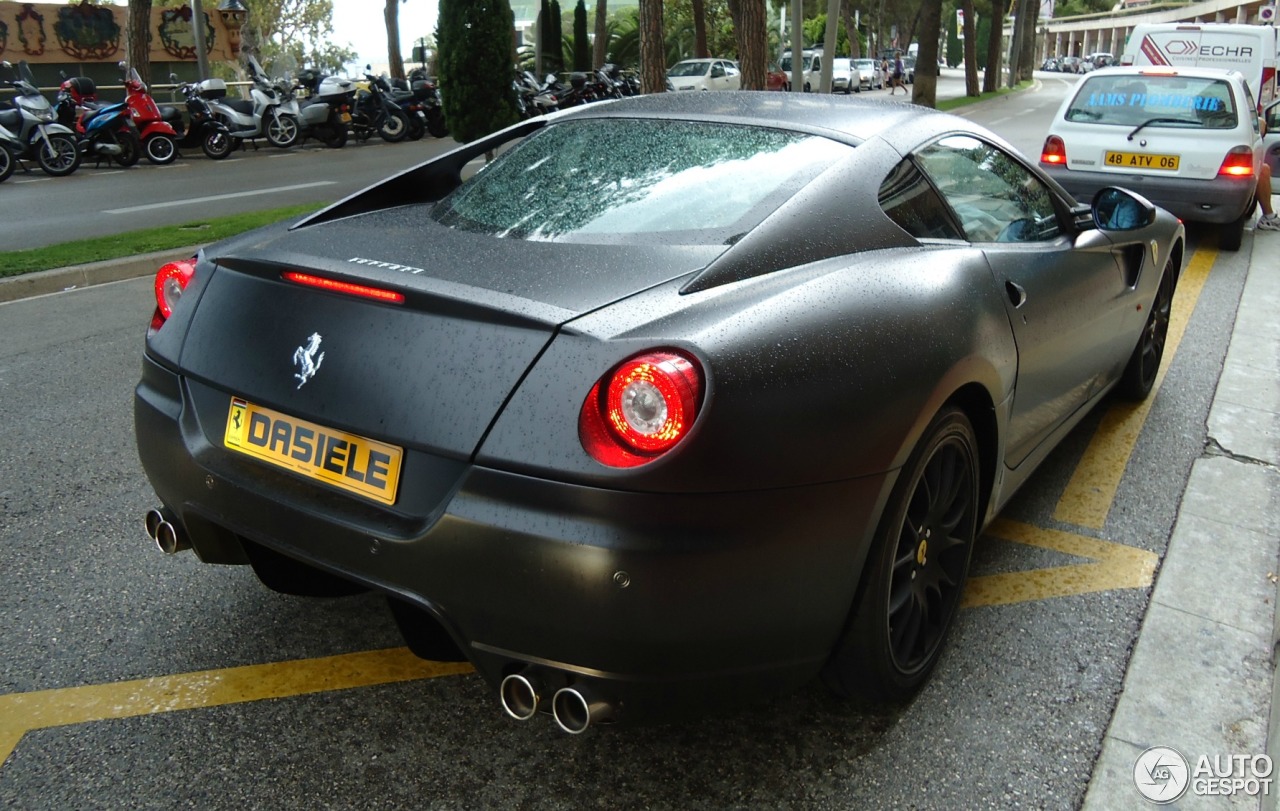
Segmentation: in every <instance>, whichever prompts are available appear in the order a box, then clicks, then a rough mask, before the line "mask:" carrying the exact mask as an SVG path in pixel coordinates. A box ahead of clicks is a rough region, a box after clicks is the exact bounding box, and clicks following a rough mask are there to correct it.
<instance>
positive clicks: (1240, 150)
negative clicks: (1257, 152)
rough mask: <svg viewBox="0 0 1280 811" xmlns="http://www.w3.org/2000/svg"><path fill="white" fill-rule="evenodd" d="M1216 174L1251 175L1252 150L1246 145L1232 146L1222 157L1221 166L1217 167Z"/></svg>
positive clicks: (1231, 175)
mask: <svg viewBox="0 0 1280 811" xmlns="http://www.w3.org/2000/svg"><path fill="white" fill-rule="evenodd" d="M1218 174H1219V175H1228V176H1230V177H1252V176H1253V150H1252V149H1250V148H1249V147H1247V146H1237V147H1234V148H1232V150H1231V151H1230V152H1228V153H1227V156H1226V157H1225V158H1223V159H1222V166H1220V167H1218Z"/></svg>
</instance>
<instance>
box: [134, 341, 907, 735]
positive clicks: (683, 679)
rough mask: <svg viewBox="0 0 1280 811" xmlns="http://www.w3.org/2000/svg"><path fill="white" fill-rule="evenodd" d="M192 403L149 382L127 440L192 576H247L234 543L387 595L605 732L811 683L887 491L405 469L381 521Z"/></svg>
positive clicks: (409, 464)
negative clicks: (642, 488) (192, 554)
mask: <svg viewBox="0 0 1280 811" xmlns="http://www.w3.org/2000/svg"><path fill="white" fill-rule="evenodd" d="M191 389H192V387H191V386H190V385H188V384H186V383H184V382H183V381H181V380H179V379H178V378H177V377H176V376H175V375H173V374H172V373H170V372H168V371H166V370H164V369H161V368H160V367H158V366H156V365H155V364H153V363H151V362H150V361H146V362H144V376H143V380H142V382H141V383H140V384H139V386H138V388H137V392H136V397H135V423H136V431H137V441H138V450H139V456H140V458H141V460H142V464H143V467H144V468H145V470H146V472H147V475H148V477H149V478H150V480H151V482H152V484H153V487H154V488H155V490H156V493H157V495H159V497H160V499H161V501H162V502H163V504H164V506H165V507H166V508H167V509H168V510H169V511H170V512H171V513H172V514H173V515H174V516H176V517H177V520H178V522H179V523H180V524H181V526H182V527H183V529H184V530H185V532H186V534H187V536H188V537H189V538H190V541H191V543H192V546H193V547H194V549H195V551H196V553H197V555H198V556H199V557H200V558H201V559H202V560H205V561H208V562H230V563H236V562H245V560H246V557H245V555H244V552H243V540H246V539H247V540H251V541H253V542H254V543H257V544H260V545H262V546H265V547H268V548H270V549H273V550H275V551H278V552H280V553H282V554H284V555H286V556H288V557H290V558H293V559H295V560H298V561H302V562H304V563H306V564H308V565H310V566H313V567H315V568H318V569H322V570H325V571H328V572H331V573H334V574H337V575H339V576H340V577H343V578H346V579H348V580H351V581H354V582H357V583H360V584H362V585H365V586H368V587H372V588H374V589H378V590H381V591H383V592H386V593H388V594H391V595H395V596H397V597H399V598H401V599H403V600H406V601H408V602H410V603H412V604H414V605H416V606H417V607H419V608H420V609H422V610H423V611H425V612H426V613H427V614H429V615H431V616H432V617H434V618H435V619H436V620H437V621H438V622H439V624H440V625H441V626H442V628H443V629H444V630H445V631H446V632H447V633H448V634H449V636H450V637H451V638H452V639H453V641H454V643H455V644H456V645H457V646H458V648H459V649H460V650H461V651H462V652H463V653H464V654H465V655H466V656H467V658H469V659H470V660H471V662H472V663H473V664H474V665H475V666H476V668H477V670H478V671H479V672H480V673H481V674H482V675H483V676H484V677H485V678H486V679H487V680H488V681H489V682H490V683H491V684H494V685H497V684H498V683H499V682H500V681H501V679H502V678H503V677H504V676H505V675H507V674H509V673H512V672H516V671H518V670H521V669H523V668H524V667H526V666H529V665H534V666H537V667H540V668H544V669H549V670H553V671H555V672H556V673H558V674H560V675H561V676H563V677H564V678H567V679H568V680H569V681H572V682H575V683H576V682H581V683H582V684H584V685H586V686H588V687H589V688H590V689H591V690H592V691H593V692H594V693H596V694H598V695H602V696H605V697H607V698H608V699H609V700H611V701H614V702H616V703H617V704H618V706H620V707H622V708H625V714H620V717H619V720H634V719H635V718H639V717H652V716H660V717H661V716H666V715H668V714H670V713H673V712H680V711H683V710H684V709H687V708H690V707H695V706H696V707H698V708H700V709H706V708H707V707H708V706H715V705H719V704H725V703H736V702H740V701H745V700H750V699H751V698H755V697H760V696H762V695H767V694H770V693H775V692H781V691H785V690H788V689H792V688H794V687H796V686H798V685H799V684H802V683H804V682H805V681H807V680H809V679H811V678H812V677H813V676H814V675H815V674H816V673H817V672H818V671H819V669H820V668H821V666H822V664H823V663H824V662H825V660H826V658H827V656H828V653H829V651H830V650H831V648H832V646H833V645H834V644H835V642H836V641H837V639H838V637H839V635H840V633H841V631H842V629H843V627H844V624H845V621H846V619H847V615H848V611H849V608H850V606H851V605H852V603H853V598H854V592H855V589H856V587H857V579H858V573H859V572H860V571H861V568H862V565H863V561H864V559H865V555H866V549H867V546H868V544H869V539H870V530H865V529H864V527H867V526H868V525H870V524H871V523H872V521H871V516H873V515H875V514H876V512H877V510H878V508H879V505H880V504H881V502H882V499H883V497H884V494H885V493H886V492H887V489H888V486H889V485H890V482H889V481H888V480H889V478H891V477H889V476H885V475H882V476H874V477H867V478H864V479H857V480H853V481H846V482H838V483H834V484H821V485H809V486H803V487H796V488H790V489H786V490H773V491H753V492H740V493H703V494H658V493H632V492H621V491H611V490H602V489H599V488H592V487H583V486H579V485H573V484H567V483H563V482H554V481H547V480H542V479H535V478H530V477H527V476H521V475H515V474H511V473H506V472H503V471H499V470H492V469H486V468H481V467H477V466H474V465H469V464H466V463H464V462H456V461H447V460H437V462H436V463H435V465H434V466H432V465H429V464H427V463H426V462H425V461H423V460H417V459H413V458H410V459H407V461H406V467H405V472H404V475H403V476H402V479H401V488H402V489H401V494H402V497H401V499H400V503H398V504H397V506H396V508H394V509H383V508H381V507H379V506H378V505H375V504H372V503H365V502H363V501H361V500H360V499H358V498H355V497H348V496H345V495H341V494H337V493H330V492H329V491H327V490H324V491H322V490H321V489H320V486H319V485H315V484H312V483H310V482H308V481H305V480H302V479H299V478H295V477H293V476H292V475H290V474H288V473H285V472H277V471H275V470H274V469H271V468H268V467H266V466H264V465H262V464H259V463H257V462H255V461H254V460H252V459H249V458H247V457H241V456H240V455H238V454H232V453H230V452H228V451H226V450H224V449H222V448H221V447H219V446H218V443H217V442H216V441H211V440H210V434H213V435H215V436H216V435H217V431H218V430H220V428H219V427H218V426H202V425H200V424H199V421H198V419H197V418H196V416H195V411H196V409H194V408H192V394H191ZM209 428H213V429H215V430H213V431H210V430H207V429H209ZM411 490H412V491H414V492H415V493H419V494H422V493H427V494H432V495H430V496H429V497H426V496H424V497H422V498H418V497H417V496H415V495H414V494H413V493H410V492H409V491H411ZM406 505H408V506H409V507H410V508H411V509H404V510H402V509H401V508H402V507H405V506H406Z"/></svg>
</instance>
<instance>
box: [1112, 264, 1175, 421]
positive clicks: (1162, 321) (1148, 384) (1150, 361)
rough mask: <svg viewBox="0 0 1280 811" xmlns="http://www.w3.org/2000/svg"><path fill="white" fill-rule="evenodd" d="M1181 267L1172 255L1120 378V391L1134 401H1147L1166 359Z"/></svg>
mask: <svg viewBox="0 0 1280 811" xmlns="http://www.w3.org/2000/svg"><path fill="white" fill-rule="evenodd" d="M1177 272H1178V268H1177V265H1176V263H1175V262H1174V258H1173V257H1172V256H1170V257H1169V261H1168V262H1166V263H1165V266H1164V275H1163V276H1161V277H1160V286H1159V287H1158V288H1157V289H1156V297H1155V300H1154V301H1152V302H1151V310H1150V311H1149V312H1148V313H1147V323H1146V324H1145V325H1144V326H1143V327H1142V334H1141V335H1139V336H1138V345H1137V346H1135V347H1134V348H1133V354H1132V355H1130V356H1129V363H1128V364H1127V365H1126V366H1125V368H1124V374H1123V375H1122V376H1121V377H1120V384H1119V387H1118V388H1119V392H1120V394H1121V395H1122V396H1124V397H1126V398H1128V399H1130V400H1145V399H1146V398H1147V395H1149V394H1151V390H1152V388H1154V387H1155V382H1156V377H1157V376H1158V375H1159V374H1160V362H1161V360H1163V359H1164V345H1165V343H1166V342H1167V341H1168V339H1169V319H1170V317H1171V316H1172V314H1173V289H1174V285H1175V284H1176V281H1175V276H1176V275H1177Z"/></svg>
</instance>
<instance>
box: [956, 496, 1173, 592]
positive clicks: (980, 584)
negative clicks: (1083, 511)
mask: <svg viewBox="0 0 1280 811" xmlns="http://www.w3.org/2000/svg"><path fill="white" fill-rule="evenodd" d="M985 534H986V535H991V536H994V537H996V538H1000V539H1002V540H1006V541H1013V542H1014V543H1021V544H1027V545H1028V546H1036V547H1040V548H1042V549H1051V550H1053V551H1055V552H1062V553H1063V554H1067V555H1073V556H1075V557H1080V558H1089V559H1090V560H1092V561H1094V562H1093V563H1082V564H1073V565H1070V566H1054V567H1051V568H1047V569H1031V570H1029V571H1020V572H1007V573H1004V574H988V575H979V576H976V577H970V578H969V581H968V582H967V583H966V584H965V588H964V596H963V597H962V598H961V601H960V605H961V607H962V608H973V607H976V606H982V605H1009V604H1010V603H1025V602H1030V601H1032V600H1047V599H1049V598H1050V597H1068V596H1070V595H1073V594H1089V593H1092V592H1096V591H1111V590H1113V589H1139V588H1146V587H1147V586H1150V585H1151V581H1152V580H1153V579H1154V577H1155V572H1156V564H1158V563H1159V562H1160V556H1159V555H1156V554H1155V553H1154V552H1148V551H1147V550H1145V549H1137V548H1135V547H1132V546H1126V545H1125V544H1119V543H1111V542H1109V541H1100V540H1098V539H1096V538H1086V537H1084V536H1082V535H1075V534H1073V533H1070V532H1062V531H1060V530H1056V529H1042V528H1040V527H1035V526H1032V525H1030V524H1024V523H1022V522H1020V521H1009V520H1006V519H1003V518H1000V519H996V521H995V522H994V523H993V524H991V526H989V527H988V528H987V531H986V533H985Z"/></svg>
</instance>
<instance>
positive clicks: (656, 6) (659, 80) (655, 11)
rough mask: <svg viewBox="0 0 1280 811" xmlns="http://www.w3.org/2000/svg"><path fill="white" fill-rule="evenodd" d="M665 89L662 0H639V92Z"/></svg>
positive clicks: (664, 90)
mask: <svg viewBox="0 0 1280 811" xmlns="http://www.w3.org/2000/svg"><path fill="white" fill-rule="evenodd" d="M666 89H667V46H666V41H665V39H664V37H663V32H662V0H640V92H641V93H663V92H666Z"/></svg>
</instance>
